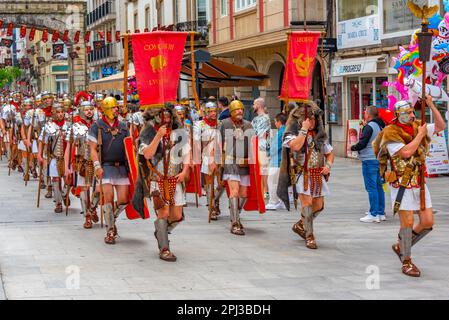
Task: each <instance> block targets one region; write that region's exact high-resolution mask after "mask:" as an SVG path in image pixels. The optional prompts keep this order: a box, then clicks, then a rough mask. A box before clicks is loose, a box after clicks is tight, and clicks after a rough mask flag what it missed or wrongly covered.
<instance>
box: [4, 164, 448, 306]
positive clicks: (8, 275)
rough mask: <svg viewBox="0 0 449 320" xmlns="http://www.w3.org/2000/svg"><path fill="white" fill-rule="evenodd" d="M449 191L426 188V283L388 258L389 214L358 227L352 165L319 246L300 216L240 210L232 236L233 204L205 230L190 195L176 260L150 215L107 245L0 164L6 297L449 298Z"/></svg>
mask: <svg viewBox="0 0 449 320" xmlns="http://www.w3.org/2000/svg"><path fill="white" fill-rule="evenodd" d="M448 183H449V178H448V177H440V178H434V179H430V180H429V186H430V190H431V194H432V198H433V204H434V208H435V209H436V210H437V213H436V214H435V221H436V226H435V228H434V231H433V232H432V233H431V234H430V235H429V236H428V237H426V238H425V239H424V240H423V241H421V242H420V243H419V244H418V245H417V246H416V247H415V248H413V255H414V261H415V263H416V264H417V265H418V266H419V267H420V269H421V271H422V277H421V278H409V277H407V276H405V275H403V274H402V273H401V265H400V263H399V261H398V258H397V257H396V255H395V254H394V253H393V252H392V250H391V244H392V243H393V242H394V240H395V238H396V236H397V232H398V225H399V221H398V218H397V217H396V218H395V219H393V217H392V215H391V210H389V212H387V215H388V221H386V222H382V223H380V224H377V223H371V224H363V223H361V222H359V218H360V217H362V216H363V215H364V212H365V211H366V208H367V195H366V192H365V191H364V186H363V181H362V177H361V167H360V163H359V162H358V161H355V160H347V159H337V161H336V165H335V166H334V170H333V172H332V176H331V180H330V184H329V186H330V188H331V192H332V194H331V195H330V196H329V197H328V198H327V201H326V209H325V212H324V213H323V214H322V215H320V216H319V218H318V219H317V221H316V223H315V228H316V237H317V243H318V246H319V249H318V250H308V249H307V248H305V246H304V241H303V240H302V239H300V238H299V237H298V236H297V235H296V234H294V233H293V232H292V231H291V226H292V224H293V223H294V222H296V221H297V219H298V217H299V213H298V212H294V211H292V212H287V211H278V212H267V213H266V214H264V215H259V214H258V213H255V212H250V213H244V214H243V217H242V220H243V221H242V222H243V224H244V226H245V227H246V230H247V235H246V236H244V237H238V236H234V235H232V234H230V232H229V217H228V215H229V214H228V212H227V210H225V207H226V203H225V201H223V203H222V205H221V208H222V212H223V214H222V217H221V219H220V220H219V221H216V222H212V223H211V224H208V222H207V209H206V207H205V206H203V205H200V207H199V208H195V206H194V199H193V197H190V196H189V197H188V204H189V206H188V207H187V208H186V210H185V213H186V221H185V222H184V223H182V224H181V225H180V226H179V227H178V228H177V229H176V230H175V232H174V234H173V235H171V237H170V239H171V246H172V249H173V251H174V253H175V254H176V255H177V256H178V262H176V263H167V262H164V261H161V260H159V259H158V252H157V244H156V241H155V239H154V236H153V228H154V226H153V220H154V215H153V216H152V217H151V218H150V219H148V220H145V221H142V220H134V221H130V220H127V219H126V217H125V216H124V215H123V216H122V217H121V218H120V220H119V221H118V230H119V234H120V238H119V239H118V241H117V244H116V245H114V246H109V245H106V244H105V243H104V242H103V237H104V233H105V230H104V229H101V228H100V227H99V226H98V225H96V226H94V228H93V229H92V230H85V229H83V227H82V223H83V221H82V216H81V215H80V214H79V211H80V209H79V208H80V205H79V202H78V201H77V200H74V199H72V202H73V207H72V208H70V210H69V215H68V216H65V214H59V215H56V214H55V213H53V204H52V202H51V201H50V200H47V199H44V198H43V197H42V199H41V208H39V209H37V208H36V194H37V192H36V191H37V182H36V181H31V182H30V183H29V184H28V186H27V187H25V186H24V184H23V182H22V181H21V176H20V175H19V174H18V173H17V172H13V173H12V174H11V176H8V170H7V168H6V162H5V160H3V161H2V162H0V270H1V280H2V285H0V299H2V298H3V299H5V298H6V299H410V298H417V299H446V298H447V297H448V296H449V281H448V280H449V273H448V269H447V264H448V258H449V257H448V250H449V241H448V234H449V208H448V196H449V191H448V187H447V186H448ZM205 202H206V200H205V198H201V199H200V204H205ZM387 203H388V205H389V204H390V201H389V195H388V196H387ZM78 274H79V283H78V282H77V279H78V278H77V275H78ZM377 280H378V281H377ZM78 284H79V286H78Z"/></svg>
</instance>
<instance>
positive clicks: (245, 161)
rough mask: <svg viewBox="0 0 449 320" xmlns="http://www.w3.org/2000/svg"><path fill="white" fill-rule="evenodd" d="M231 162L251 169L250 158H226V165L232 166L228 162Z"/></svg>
mask: <svg viewBox="0 0 449 320" xmlns="http://www.w3.org/2000/svg"><path fill="white" fill-rule="evenodd" d="M229 160H231V161H232V164H236V165H238V166H240V167H249V159H248V158H234V157H232V156H226V160H225V164H230V163H228V161H229Z"/></svg>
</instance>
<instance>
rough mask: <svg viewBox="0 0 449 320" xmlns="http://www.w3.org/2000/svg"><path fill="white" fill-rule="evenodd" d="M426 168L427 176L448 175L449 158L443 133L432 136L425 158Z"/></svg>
mask: <svg viewBox="0 0 449 320" xmlns="http://www.w3.org/2000/svg"><path fill="white" fill-rule="evenodd" d="M426 168H427V173H428V174H445V173H449V157H448V152H447V143H446V138H445V137H444V132H440V133H436V134H434V135H433V137H432V140H431V141H430V147H429V155H428V156H427V158H426Z"/></svg>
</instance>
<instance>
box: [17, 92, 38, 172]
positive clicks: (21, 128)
mask: <svg viewBox="0 0 449 320" xmlns="http://www.w3.org/2000/svg"><path fill="white" fill-rule="evenodd" d="M33 104H34V103H33V100H32V99H30V98H27V99H25V100H23V103H22V107H21V108H20V111H19V112H17V114H16V119H17V120H16V121H17V125H18V132H19V137H20V138H19V140H20V141H19V144H18V149H19V151H20V153H21V155H20V161H19V167H18V171H19V172H23V168H22V166H21V163H23V162H24V163H25V164H26V170H25V171H26V172H25V173H24V180H25V181H28V180H29V173H30V172H29V169H30V165H29V154H30V153H31V152H30V151H29V149H28V147H29V143H28V136H27V132H26V129H27V124H25V121H24V120H25V115H26V113H27V112H28V111H29V110H32V109H33ZM22 160H23V161H22Z"/></svg>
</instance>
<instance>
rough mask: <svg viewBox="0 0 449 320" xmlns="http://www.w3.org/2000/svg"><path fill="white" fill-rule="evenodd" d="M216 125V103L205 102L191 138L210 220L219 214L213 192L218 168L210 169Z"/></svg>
mask: <svg viewBox="0 0 449 320" xmlns="http://www.w3.org/2000/svg"><path fill="white" fill-rule="evenodd" d="M217 126H218V123H217V105H216V104H215V103H214V102H207V103H206V104H205V105H204V107H203V119H202V120H198V121H195V122H194V125H193V139H194V149H195V152H194V154H195V155H199V154H200V155H201V158H200V159H199V160H198V162H199V161H201V173H202V174H203V177H204V184H205V188H206V197H207V203H208V205H209V212H210V219H211V220H217V219H218V216H219V215H220V204H219V192H215V177H216V176H217V175H218V170H217V168H216V166H214V168H215V170H211V164H212V163H214V162H215V160H214V154H215V146H216V144H217V143H218V141H219V138H218V136H217V135H218V131H217ZM196 162H197V161H195V163H196ZM217 186H219V184H218V183H217Z"/></svg>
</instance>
